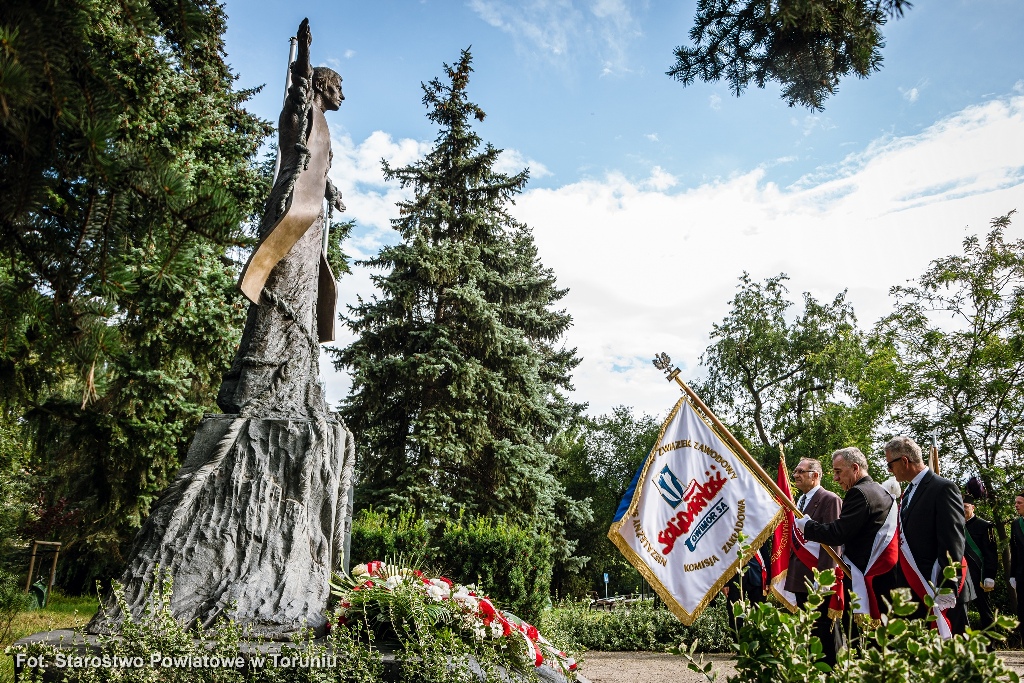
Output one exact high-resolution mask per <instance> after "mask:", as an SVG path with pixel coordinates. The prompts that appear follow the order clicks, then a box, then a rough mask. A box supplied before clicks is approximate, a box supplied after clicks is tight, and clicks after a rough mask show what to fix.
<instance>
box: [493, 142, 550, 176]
mask: <svg viewBox="0 0 1024 683" xmlns="http://www.w3.org/2000/svg"><path fill="white" fill-rule="evenodd" d="M524 168H529V169H530V178H543V177H544V176H549V175H551V171H549V170H548V167H547V166H545V165H544V164H542V163H540V162H539V161H537V160H536V159H527V158H526V157H524V156H523V155H522V153H521V152H520V151H519V150H516V149H503V150H502V151H501V156H499V157H498V163H496V164H495V165H494V170H496V171H498V172H499V173H508V174H510V175H511V174H515V173H519V172H520V171H522V170H523V169H524Z"/></svg>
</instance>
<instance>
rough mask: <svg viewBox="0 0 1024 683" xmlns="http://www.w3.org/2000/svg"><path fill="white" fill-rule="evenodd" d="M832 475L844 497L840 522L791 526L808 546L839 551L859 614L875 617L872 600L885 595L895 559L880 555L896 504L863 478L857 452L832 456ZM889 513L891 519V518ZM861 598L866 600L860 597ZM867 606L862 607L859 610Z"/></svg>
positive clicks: (847, 450)
mask: <svg viewBox="0 0 1024 683" xmlns="http://www.w3.org/2000/svg"><path fill="white" fill-rule="evenodd" d="M832 474H833V477H834V478H835V481H836V483H837V484H839V485H840V486H841V487H842V488H843V490H844V491H846V496H845V497H844V498H843V508H842V512H841V513H840V515H839V518H838V519H837V520H835V521H834V522H829V523H826V524H823V523H820V522H816V521H814V520H812V519H808V518H807V517H804V518H801V519H798V520H796V525H797V528H799V529H800V531H801V532H802V533H803V535H804V538H805V539H806V540H808V541H817V542H818V543H824V544H826V545H831V546H840V545H841V546H843V559H845V560H846V562H847V564H849V565H850V570H851V572H854V575H853V576H851V577H850V579H851V582H852V585H853V588H854V590H855V591H857V592H858V593H859V594H860V595H859V596H858V597H860V599H861V600H862V609H863V608H865V607H867V608H868V609H867V610H866V611H870V613H871V615H872V616H874V617H876V618H877V616H878V611H879V602H878V599H877V598H876V597H875V596H876V595H880V596H884V595H887V594H888V592H889V590H891V589H892V587H893V584H894V580H893V577H892V568H893V565H894V564H895V559H896V558H895V557H891V558H890V557H888V556H887V555H885V554H884V552H882V551H884V549H885V548H886V547H888V546H887V542H888V541H891V538H892V535H893V534H894V533H895V513H894V512H893V506H894V505H895V501H894V500H893V498H892V496H890V495H889V492H888V491H886V490H885V489H884V488H882V486H881V485H880V484H878V483H877V482H875V480H874V479H872V478H871V476H870V475H869V474H868V461H867V458H865V457H864V454H863V453H861V451H860V449H859V448H856V447H850V448H841V449H839V450H838V451H836V452H835V453H833V454H832ZM890 513H892V514H890ZM865 593H866V595H865ZM863 601H867V603H868V604H867V605H863Z"/></svg>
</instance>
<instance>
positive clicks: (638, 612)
mask: <svg viewBox="0 0 1024 683" xmlns="http://www.w3.org/2000/svg"><path fill="white" fill-rule="evenodd" d="M541 625H542V630H544V631H545V632H546V633H548V634H549V637H550V638H552V639H553V640H555V639H560V640H561V642H563V643H565V645H563V647H564V646H568V647H570V648H573V649H583V648H585V649H588V650H599V651H637V650H643V651H664V650H666V649H668V648H669V647H671V646H674V645H678V644H679V643H680V642H686V643H696V647H697V649H696V650H695V651H700V652H724V651H727V650H728V649H729V648H730V645H731V644H732V632H731V630H730V629H729V623H728V619H727V618H726V604H725V599H724V598H719V599H717V600H715V601H714V602H713V603H712V604H711V605H710V606H709V607H708V609H706V610H705V611H704V613H703V614H701V615H700V617H699V618H698V619H697V620H696V621H695V622H694V623H693V625H692V626H684V625H683V623H682V622H681V621H679V619H677V618H676V616H675V615H674V614H672V612H670V611H669V610H668V609H667V608H666V607H664V606H663V605H659V606H655V605H654V604H653V602H650V601H645V602H642V603H637V604H635V605H631V606H629V607H620V608H618V609H615V610H612V611H605V610H591V609H590V608H589V607H588V602H587V601H581V602H564V603H561V604H559V605H558V606H557V607H555V609H553V610H551V611H550V612H548V613H546V614H545V615H544V617H543V618H542V619H541Z"/></svg>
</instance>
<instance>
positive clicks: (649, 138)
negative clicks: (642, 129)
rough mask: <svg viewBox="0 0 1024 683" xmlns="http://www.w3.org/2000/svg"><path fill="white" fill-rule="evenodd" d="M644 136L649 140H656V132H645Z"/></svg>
mask: <svg viewBox="0 0 1024 683" xmlns="http://www.w3.org/2000/svg"><path fill="white" fill-rule="evenodd" d="M644 137H645V138H647V139H648V140H650V141H651V142H657V141H658V134H657V133H647V134H646V135H644Z"/></svg>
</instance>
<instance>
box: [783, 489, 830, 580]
mask: <svg viewBox="0 0 1024 683" xmlns="http://www.w3.org/2000/svg"><path fill="white" fill-rule="evenodd" d="M798 500H799V499H798ZM842 507H843V501H842V499H840V498H839V496H837V495H836V494H834V493H832V492H831V491H827V490H825V489H823V488H819V489H818V491H817V492H816V493H815V494H814V498H811V502H809V503H808V504H807V508H806V509H805V510H804V514H805V515H807V516H808V517H810V518H811V519H812V520H814V521H815V522H821V523H823V524H824V523H828V522H834V521H835V520H837V519H838V518H839V511H840V510H841V509H842ZM834 566H836V563H835V560H833V559H832V558H831V557H829V554H828V553H826V552H825V551H824V550H822V551H821V552H819V553H818V566H817V569H819V570H825V569H831V568H832V567H834ZM813 580H814V572H813V571H811V569H809V568H808V567H807V565H805V564H804V563H803V562H801V561H800V558H798V557H797V556H796V553H795V552H794V553H793V554H792V555H791V556H790V558H789V569H788V570H787V571H786V590H788V591H793V592H794V593H806V592H807V581H813Z"/></svg>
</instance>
